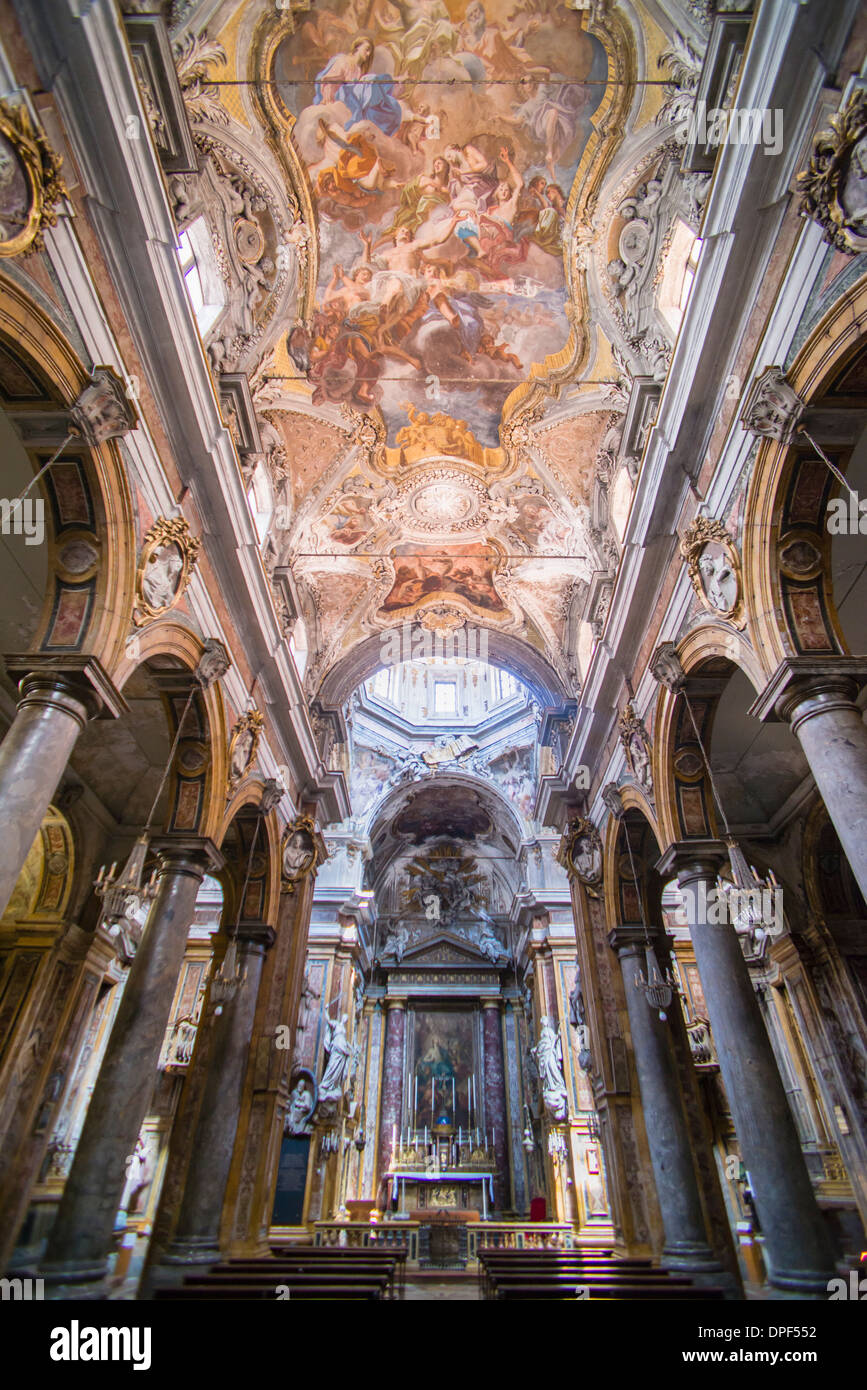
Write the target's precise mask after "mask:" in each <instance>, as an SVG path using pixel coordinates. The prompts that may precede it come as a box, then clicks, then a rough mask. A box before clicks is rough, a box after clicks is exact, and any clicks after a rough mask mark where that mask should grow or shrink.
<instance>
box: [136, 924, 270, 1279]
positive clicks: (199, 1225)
mask: <svg viewBox="0 0 867 1390" xmlns="http://www.w3.org/2000/svg"><path fill="white" fill-rule="evenodd" d="M274 940H275V933H274V931H273V929H272V928H271V927H269V926H266V925H264V924H263V923H261V922H250V923H243V922H242V923H241V925H240V927H239V928H238V931H237V941H238V965H239V968H240V971H241V974H242V975H243V976H244V979H243V983H242V984H241V985H239V987H238V989H237V991H236V992H235V994H233V995H232V997H231V998H230V999H228V1000H227V1001H226V1002H225V1003H224V1004H223V1005H222V1008H221V1011H220V1013H216V1012H213V1013H211V1016H210V1027H211V1028H212V1029H213V1033H212V1037H211V1040H210V1043H211V1045H210V1050H209V1053H208V1061H207V1066H208V1074H207V1080H206V1081H205V1089H204V1093H203V1095H202V1101H201V1106H200V1108H199V1118H198V1123H197V1125H196V1129H195V1133H194V1136H193V1147H192V1153H191V1154H190V1160H189V1164H188V1166H187V1173H186V1181H185V1184H184V1195H183V1198H182V1199H181V1209H180V1213H179V1215H178V1224H177V1228H176V1230H175V1234H174V1238H173V1240H172V1242H171V1244H170V1245H169V1248H168V1250H167V1251H166V1253H165V1255H164V1256H163V1258H162V1262H163V1263H164V1264H180V1265H183V1264H201V1263H213V1262H215V1261H217V1260H218V1259H219V1258H220V1221H221V1217H222V1213H223V1199H224V1197H225V1195H226V1184H227V1183H228V1180H229V1169H230V1168H231V1166H232V1154H233V1151H234V1147H235V1136H236V1134H237V1131H238V1120H239V1118H240V1114H241V1100H242V1094H243V1087H244V1076H245V1073H246V1070H247V1062H248V1059H249V1053H250V1039H251V1038H252V1036H253V1020H254V1017H255V1013H256V1001H257V999H258V997H259V984H260V981H261V979H262V967H263V964H264V961H265V953H266V951H268V949H269V948H270V947H271V946H272V945H273V943H274ZM209 1009H210V1005H209Z"/></svg>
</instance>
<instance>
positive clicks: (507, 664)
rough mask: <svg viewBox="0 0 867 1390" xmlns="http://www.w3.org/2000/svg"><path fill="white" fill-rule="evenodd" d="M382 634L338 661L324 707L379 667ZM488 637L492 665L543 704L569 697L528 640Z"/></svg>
mask: <svg viewBox="0 0 867 1390" xmlns="http://www.w3.org/2000/svg"><path fill="white" fill-rule="evenodd" d="M418 631H420V629H419V628H418V627H416V626H412V627H410V633H411V640H414V637H415V633H416V632H418ZM486 631H487V630H486ZM382 637H383V634H381V633H373V634H371V636H369V637H366V638H364V639H363V640H362V641H360V642H357V643H356V644H355V646H354V647H353V648H352V649H351V650H350V651H348V652H347V653H346V654H345V655H344V656H342V657H341V658H340V660H339V661H337V662H335V664H334V665H333V666H332V667H331V669H330V671H329V672H328V674H327V675H326V676H325V677H324V679H323V681H322V684H321V686H320V689H319V699H320V701H321V703H322V704H323V706H326V707H328V708H334V707H335V706H337V705H340V704H342V703H343V702H344V701H345V700H348V698H349V696H350V695H351V693H352V691H353V690H355V689H357V688H358V686H359V685H361V683H362V682H363V681H365V680H367V679H368V677H369V676H372V675H373V674H374V672H376V671H378V670H379V669H380V667H381V666H382V665H383V661H382ZM487 637H488V652H487V660H488V661H489V662H490V664H491V665H492V666H500V667H502V668H503V669H504V670H507V671H509V672H510V673H511V674H512V675H513V676H516V677H517V678H518V679H519V680H521V681H523V682H524V684H525V685H527V686H528V687H529V689H530V690H531V692H532V694H533V696H534V698H535V699H537V700H538V701H539V703H540V704H541V705H543V706H545V705H559V704H562V703H563V701H564V700H566V699H568V698H569V692H568V691H567V690H566V689H565V687H564V685H563V682H562V681H561V679H560V677H559V676H558V675H557V672H556V671H555V670H554V667H553V666H552V665H551V663H550V662H549V661H548V659H547V657H545V656H543V655H542V653H541V652H538V651H536V649H535V647H532V646H530V644H529V642H526V641H524V640H523V638H520V637H516V636H514V635H513V634H511V633H506V632H496V631H494V630H491V631H488V632H487Z"/></svg>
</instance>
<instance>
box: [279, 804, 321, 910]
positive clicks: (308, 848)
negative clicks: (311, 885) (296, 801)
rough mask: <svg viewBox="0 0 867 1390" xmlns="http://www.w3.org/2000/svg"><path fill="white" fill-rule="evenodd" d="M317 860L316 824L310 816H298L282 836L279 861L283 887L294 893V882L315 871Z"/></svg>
mask: <svg viewBox="0 0 867 1390" xmlns="http://www.w3.org/2000/svg"><path fill="white" fill-rule="evenodd" d="M318 860H319V850H318V848H317V844H316V826H315V823H314V821H313V818H312V817H311V816H299V817H298V819H297V820H294V821H292V823H291V824H290V825H287V827H286V831H285V834H284V836H283V847H282V851H281V863H282V867H283V874H282V878H283V888H284V890H285V891H287V892H289V893H294V891H295V886H296V884H298V883H300V882H301V881H302V879H305V878H306V877H307V875H308V874H309V873H311V872H315V870H316V865H317V863H318Z"/></svg>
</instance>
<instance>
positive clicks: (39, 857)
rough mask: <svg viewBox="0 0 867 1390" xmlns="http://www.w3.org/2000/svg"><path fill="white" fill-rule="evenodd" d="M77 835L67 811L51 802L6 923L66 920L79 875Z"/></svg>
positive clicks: (8, 906)
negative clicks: (75, 882) (68, 818)
mask: <svg viewBox="0 0 867 1390" xmlns="http://www.w3.org/2000/svg"><path fill="white" fill-rule="evenodd" d="M76 868H77V865H76V853H75V837H74V835H73V832H72V828H71V826H70V824H69V821H68V820H67V818H66V816H65V815H64V813H63V812H62V811H61V810H59V809H58V807H57V806H55V805H51V806H49V807H48V810H47V811H46V812H45V815H44V816H43V818H42V824H41V825H40V827H39V831H38V834H37V836H36V839H35V840H34V841H33V844H32V846H31V849H30V853H29V854H28V856H27V858H26V859H25V861H24V864H23V865H22V867H21V872H20V874H19V875H18V882H17V884H16V885H15V890H14V892H13V894H12V897H11V898H10V900H9V903H8V905H7V907H6V911H5V912H4V913H3V921H4V922H13V921H14V922H26V923H28V924H32V925H36V924H37V923H40V924H45V923H56V924H57V925H58V926H60V925H61V924H62V922H63V918H64V914H65V912H66V908H67V905H68V903H69V900H70V897H71V895H72V889H73V884H74V881H75V874H76Z"/></svg>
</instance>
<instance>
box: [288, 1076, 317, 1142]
mask: <svg viewBox="0 0 867 1390" xmlns="http://www.w3.org/2000/svg"><path fill="white" fill-rule="evenodd" d="M312 1117H313V1096H312V1095H311V1094H310V1092H309V1090H308V1089H307V1083H306V1081H305V1080H304V1078H303V1076H301V1077H299V1078H298V1081H297V1083H296V1086H295V1089H294V1091H293V1092H292V1095H291V1096H290V1097H289V1109H288V1110H287V1111H286V1124H285V1131H286V1133H287V1134H293V1135H296V1136H300V1135H304V1134H310V1132H311V1130H312V1124H311V1120H312Z"/></svg>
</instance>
